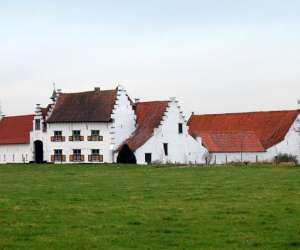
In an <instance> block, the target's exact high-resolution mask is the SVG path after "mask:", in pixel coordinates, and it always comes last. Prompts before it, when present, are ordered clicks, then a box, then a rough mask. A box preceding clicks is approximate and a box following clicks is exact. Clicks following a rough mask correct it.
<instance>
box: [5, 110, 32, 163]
mask: <svg viewBox="0 0 300 250" xmlns="http://www.w3.org/2000/svg"><path fill="white" fill-rule="evenodd" d="M32 121H33V115H24V116H10V117H4V116H2V115H0V164H5V163H28V162H30V161H31V159H32V151H31V146H30V131H31V130H32Z"/></svg>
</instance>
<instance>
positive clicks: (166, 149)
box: [164, 143, 169, 156]
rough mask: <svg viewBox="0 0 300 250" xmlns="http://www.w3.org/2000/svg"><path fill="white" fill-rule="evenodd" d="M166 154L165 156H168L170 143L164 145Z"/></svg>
mask: <svg viewBox="0 0 300 250" xmlns="http://www.w3.org/2000/svg"><path fill="white" fill-rule="evenodd" d="M164 152H165V156H168V153H169V152H168V143H164Z"/></svg>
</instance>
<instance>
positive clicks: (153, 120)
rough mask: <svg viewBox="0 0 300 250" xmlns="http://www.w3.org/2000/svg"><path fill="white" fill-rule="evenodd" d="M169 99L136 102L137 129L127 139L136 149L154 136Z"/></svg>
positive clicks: (133, 148) (126, 142) (131, 147)
mask: <svg viewBox="0 0 300 250" xmlns="http://www.w3.org/2000/svg"><path fill="white" fill-rule="evenodd" d="M168 103H169V101H154V102H139V103H137V104H136V117H137V129H136V131H135V132H134V133H133V134H132V136H131V137H130V138H129V139H128V140H126V141H125V143H124V144H127V145H128V146H129V147H130V149H131V150H133V151H135V150H137V149H138V148H139V147H141V146H142V145H144V144H145V143H146V142H147V141H148V140H149V139H150V138H151V136H152V134H153V132H154V129H155V128H157V127H158V126H159V125H160V122H161V120H162V117H163V115H164V113H165V112H166V109H167V107H168Z"/></svg>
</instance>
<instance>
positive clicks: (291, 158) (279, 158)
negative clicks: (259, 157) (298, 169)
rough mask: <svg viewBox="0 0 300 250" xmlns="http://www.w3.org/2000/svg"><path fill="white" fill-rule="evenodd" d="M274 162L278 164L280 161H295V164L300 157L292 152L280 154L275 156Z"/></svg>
mask: <svg viewBox="0 0 300 250" xmlns="http://www.w3.org/2000/svg"><path fill="white" fill-rule="evenodd" d="M274 162H275V163H276V164H280V163H294V164H296V165H297V164H298V159H297V156H296V155H292V154H278V155H277V156H275V158H274Z"/></svg>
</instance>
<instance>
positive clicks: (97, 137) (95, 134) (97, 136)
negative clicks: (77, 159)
mask: <svg viewBox="0 0 300 250" xmlns="http://www.w3.org/2000/svg"><path fill="white" fill-rule="evenodd" d="M87 139H88V141H103V136H100V130H91V136H88V138H87Z"/></svg>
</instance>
